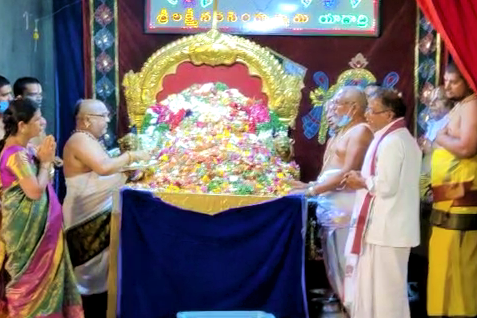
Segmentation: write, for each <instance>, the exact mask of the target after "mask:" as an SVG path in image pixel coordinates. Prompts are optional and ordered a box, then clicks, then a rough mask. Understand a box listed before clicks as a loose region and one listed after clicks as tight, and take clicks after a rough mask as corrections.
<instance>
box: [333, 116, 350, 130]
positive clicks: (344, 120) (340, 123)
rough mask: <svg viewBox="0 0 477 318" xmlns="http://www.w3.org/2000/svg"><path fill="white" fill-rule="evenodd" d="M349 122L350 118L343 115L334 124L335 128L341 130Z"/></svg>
mask: <svg viewBox="0 0 477 318" xmlns="http://www.w3.org/2000/svg"><path fill="white" fill-rule="evenodd" d="M350 122H351V117H350V116H349V115H343V116H341V118H340V119H339V120H338V122H337V123H336V126H338V127H340V128H341V127H344V126H346V125H348V124H349V123H350Z"/></svg>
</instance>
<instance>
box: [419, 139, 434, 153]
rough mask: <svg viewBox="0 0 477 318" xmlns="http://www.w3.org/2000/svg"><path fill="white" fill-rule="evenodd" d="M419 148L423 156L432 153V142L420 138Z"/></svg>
mask: <svg viewBox="0 0 477 318" xmlns="http://www.w3.org/2000/svg"><path fill="white" fill-rule="evenodd" d="M419 146H420V148H421V150H422V152H424V153H425V154H428V153H431V151H432V142H431V141H430V140H429V139H427V138H420V140H419Z"/></svg>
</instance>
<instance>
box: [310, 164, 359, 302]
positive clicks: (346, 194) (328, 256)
mask: <svg viewBox="0 0 477 318" xmlns="http://www.w3.org/2000/svg"><path fill="white" fill-rule="evenodd" d="M339 172H341V170H339V169H330V170H327V171H325V172H323V173H322V174H321V175H320V177H319V178H318V183H321V182H324V181H325V180H326V178H329V177H330V176H332V175H334V174H336V173H339ZM354 200H355V191H330V192H326V193H323V194H321V195H319V196H318V198H317V203H318V208H317V211H316V213H317V219H318V221H319V223H320V224H321V226H322V229H321V231H322V232H321V238H322V248H323V254H324V260H325V266H326V271H327V275H328V280H329V281H330V285H331V287H332V288H333V290H334V291H335V293H336V294H337V295H338V296H339V297H340V298H341V299H342V300H343V296H344V288H343V284H344V277H345V275H344V274H345V272H344V269H345V246H346V240H347V237H348V231H349V220H350V218H351V214H352V212H353V206H354Z"/></svg>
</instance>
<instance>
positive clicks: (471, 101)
mask: <svg viewBox="0 0 477 318" xmlns="http://www.w3.org/2000/svg"><path fill="white" fill-rule="evenodd" d="M444 83H445V91H446V96H447V97H448V98H449V99H450V100H452V101H453V102H456V104H455V106H454V108H453V109H452V110H451V111H450V112H449V114H448V120H449V123H448V124H447V126H446V127H444V128H443V129H442V130H440V131H439V132H438V133H437V136H436V139H435V144H437V147H438V148H437V149H435V150H434V152H433V155H432V171H431V186H432V195H433V200H434V202H433V206H432V208H433V209H432V214H431V219H430V222H431V225H432V235H431V239H430V244H429V276H428V301H427V311H428V315H429V316H431V317H444V316H445V317H476V316H477V301H476V300H477V133H476V132H477V97H476V95H475V92H472V90H471V89H470V87H469V85H468V84H467V83H466V81H465V80H464V78H463V77H462V75H461V73H460V71H459V70H458V69H457V67H456V66H455V65H453V64H450V65H449V66H448V67H447V69H446V72H445V74H444Z"/></svg>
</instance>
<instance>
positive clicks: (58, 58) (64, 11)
mask: <svg viewBox="0 0 477 318" xmlns="http://www.w3.org/2000/svg"><path fill="white" fill-rule="evenodd" d="M53 12H56V14H55V15H54V16H53V19H54V34H55V69H56V74H55V83H56V123H57V126H56V129H55V132H56V140H57V148H58V155H59V156H60V157H61V156H62V154H63V147H64V145H65V143H66V141H67V140H68V138H69V136H70V134H71V132H72V131H73V129H74V106H75V103H76V101H77V100H78V99H80V98H83V96H84V66H83V60H84V59H83V16H82V3H81V1H73V0H55V1H53ZM55 184H56V187H57V188H56V192H57V193H58V197H59V198H60V200H61V201H62V200H63V198H64V196H65V193H66V190H65V183H64V177H63V171H62V170H61V171H60V173H58V174H57V179H56V183H55Z"/></svg>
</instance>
